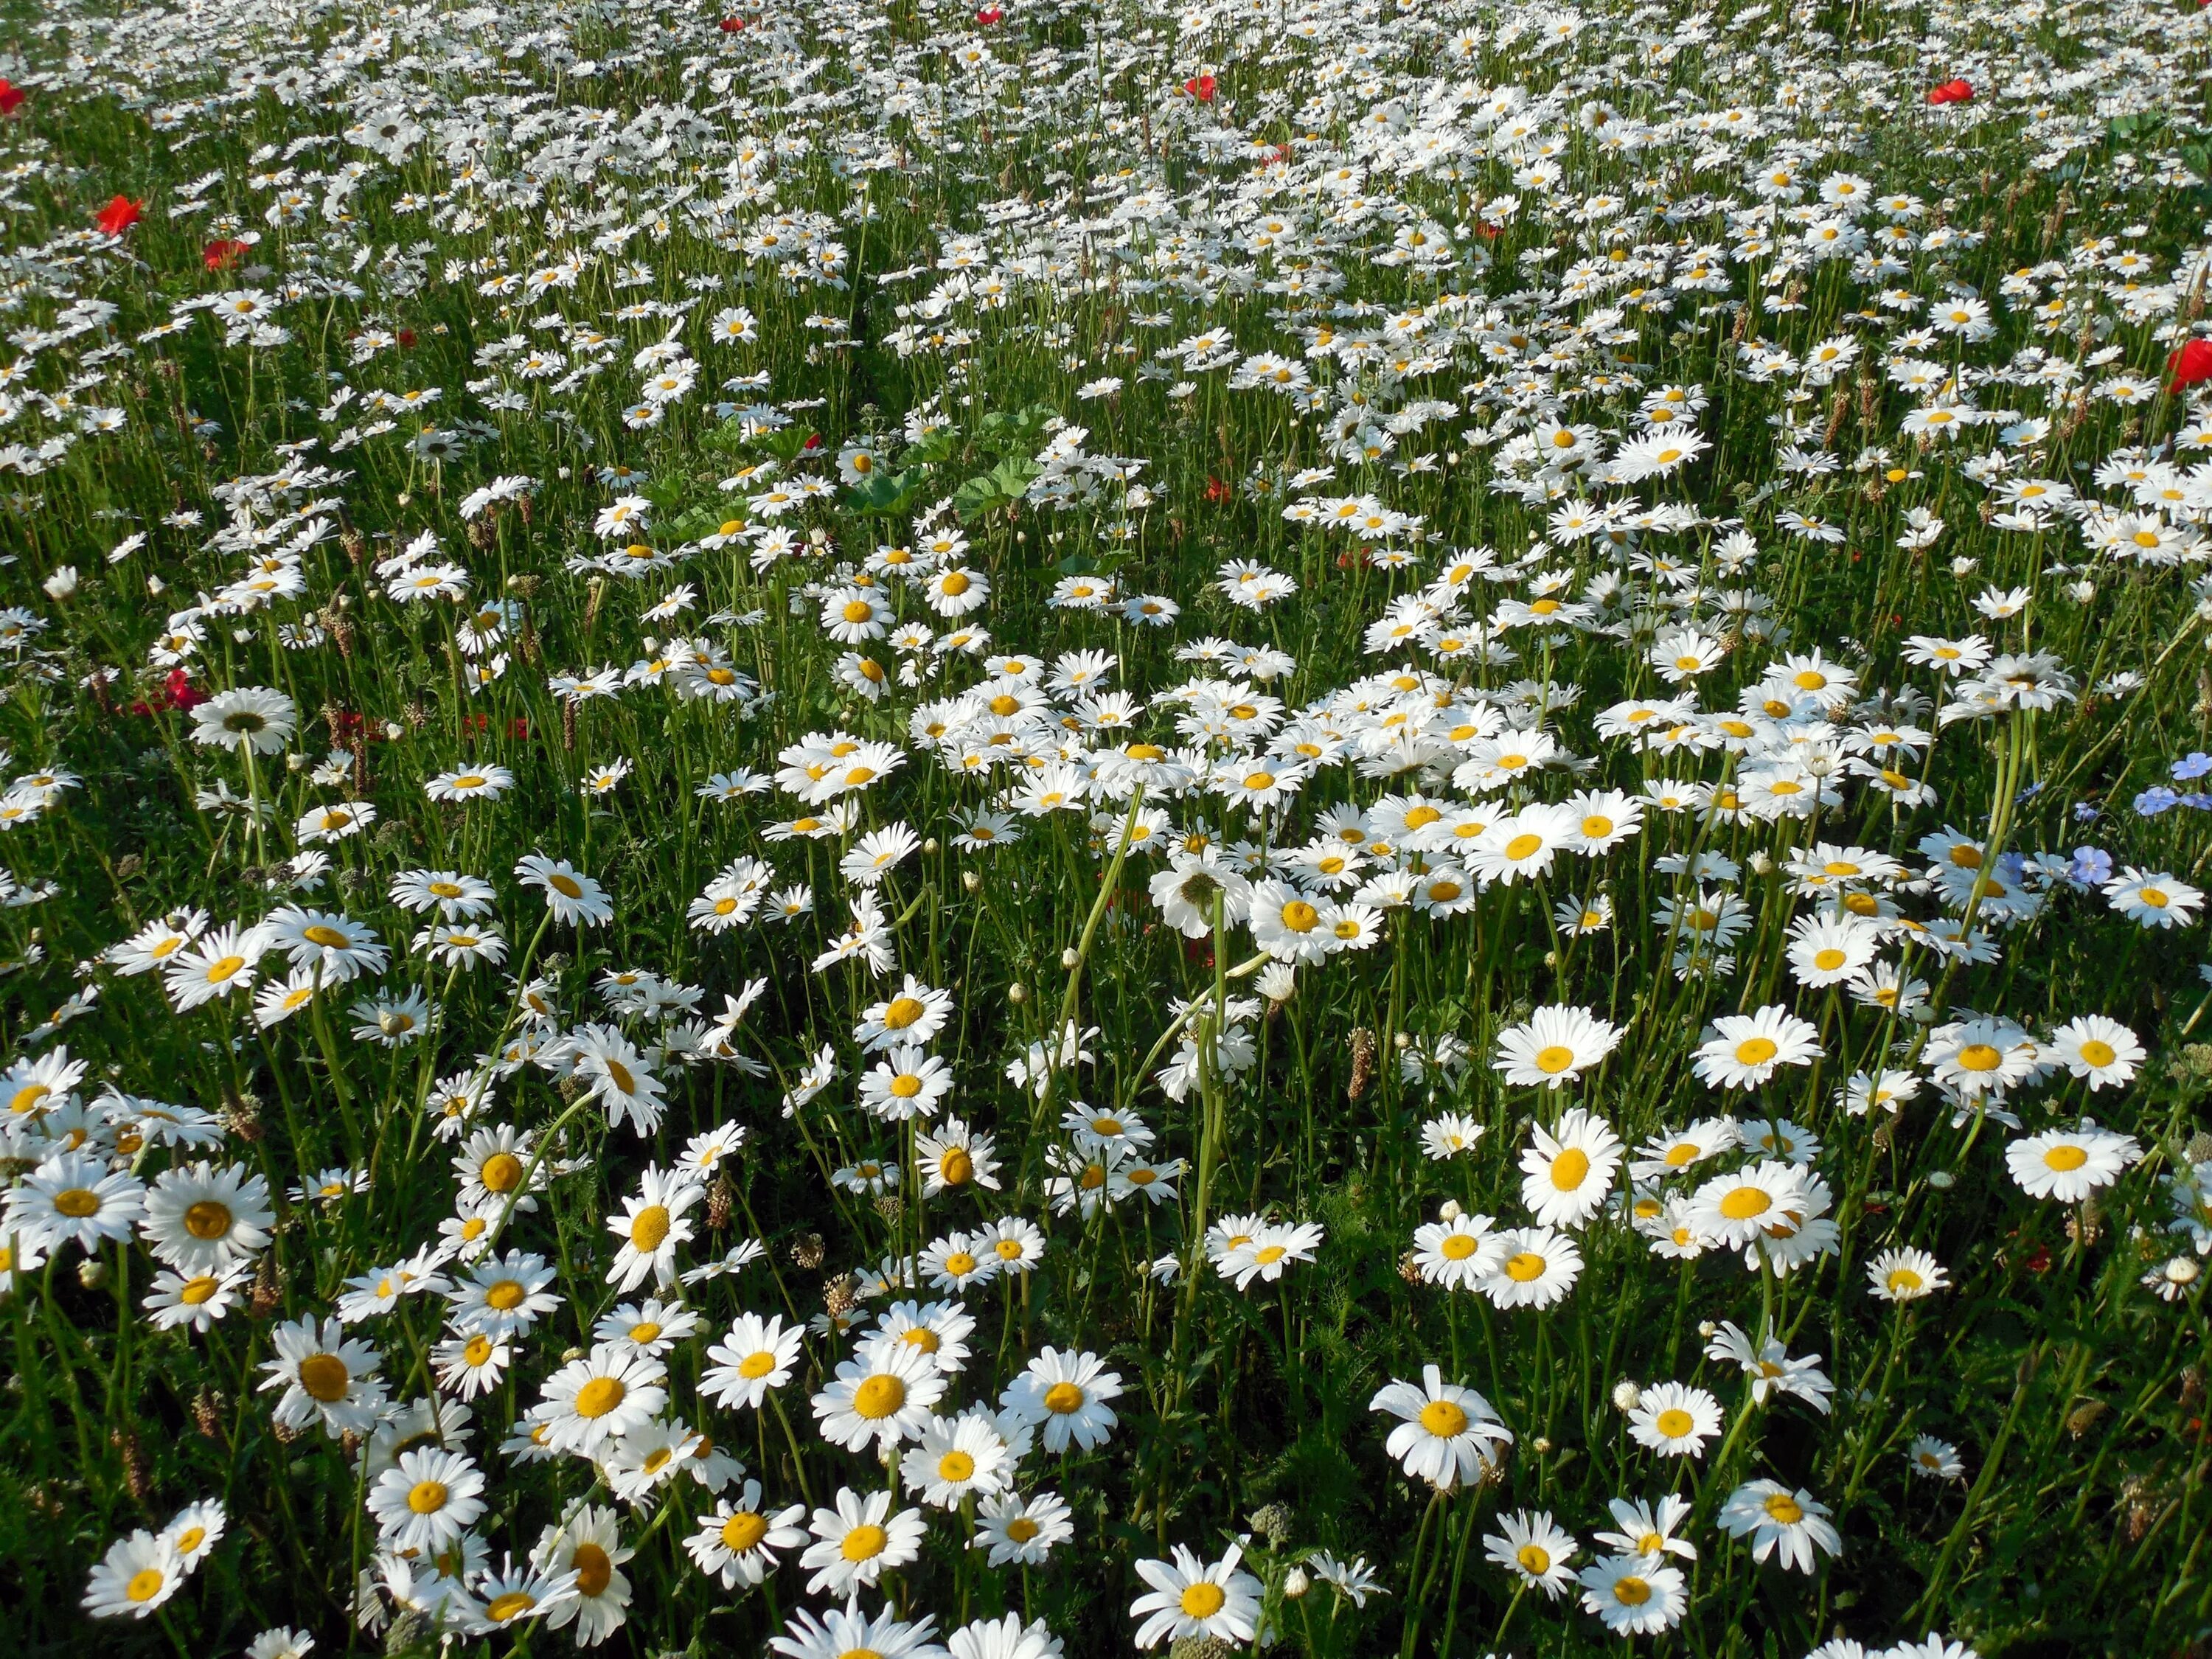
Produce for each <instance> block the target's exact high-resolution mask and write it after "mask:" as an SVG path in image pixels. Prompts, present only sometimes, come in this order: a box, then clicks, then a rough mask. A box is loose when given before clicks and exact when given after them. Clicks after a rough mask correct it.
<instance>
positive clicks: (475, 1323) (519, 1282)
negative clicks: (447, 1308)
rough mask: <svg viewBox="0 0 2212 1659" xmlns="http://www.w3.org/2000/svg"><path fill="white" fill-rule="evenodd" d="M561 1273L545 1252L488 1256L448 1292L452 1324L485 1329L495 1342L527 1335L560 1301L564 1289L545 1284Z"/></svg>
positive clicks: (472, 1329)
mask: <svg viewBox="0 0 2212 1659" xmlns="http://www.w3.org/2000/svg"><path fill="white" fill-rule="evenodd" d="M558 1277H559V1270H558V1269H557V1268H556V1267H553V1266H552V1265H551V1264H550V1263H549V1262H548V1261H546V1260H545V1258H544V1257H543V1256H540V1255H532V1254H530V1253H528V1252H526V1251H522V1250H513V1251H509V1252H508V1253H507V1255H504V1256H488V1257H486V1258H485V1259H484V1260H483V1261H479V1262H477V1264H476V1265H475V1266H474V1267H471V1269H470V1270H469V1272H468V1274H467V1276H466V1277H465V1278H464V1279H462V1280H461V1282H460V1283H459V1285H455V1286H454V1287H453V1290H452V1291H448V1292H447V1301H448V1302H450V1303H451V1304H452V1306H453V1312H452V1314H451V1315H450V1316H449V1317H450V1318H451V1320H452V1322H453V1328H454V1329H455V1330H458V1331H463V1332H481V1333H482V1334H483V1335H485V1336H488V1337H490V1338H491V1339H492V1340H494V1341H504V1340H506V1339H507V1338H508V1337H510V1336H526V1335H528V1334H530V1329H531V1328H532V1326H533V1325H535V1324H537V1322H538V1320H539V1319H540V1318H542V1317H543V1316H544V1315H546V1314H550V1313H551V1312H552V1311H553V1310H555V1309H556V1308H557V1307H559V1306H560V1305H561V1302H562V1297H561V1293H560V1292H559V1291H554V1290H550V1289H548V1288H547V1287H548V1286H549V1285H551V1284H552V1283H553V1281H554V1279H556V1278H558Z"/></svg>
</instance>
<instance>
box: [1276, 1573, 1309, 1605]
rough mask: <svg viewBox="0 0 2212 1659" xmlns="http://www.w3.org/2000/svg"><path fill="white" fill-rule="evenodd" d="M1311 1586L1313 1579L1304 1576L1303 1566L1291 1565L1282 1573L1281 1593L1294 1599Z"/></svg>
mask: <svg viewBox="0 0 2212 1659" xmlns="http://www.w3.org/2000/svg"><path fill="white" fill-rule="evenodd" d="M1312 1588H1313V1580H1312V1579H1310V1578H1309V1577H1306V1570H1305V1569H1304V1567H1292V1568H1291V1570H1290V1571H1288V1572H1286V1573H1285V1574H1284V1575H1283V1594H1284V1595H1285V1596H1287V1597H1288V1598H1289V1599H1290V1600H1291V1601H1297V1599H1298V1598H1299V1597H1300V1596H1302V1595H1304V1594H1305V1593H1306V1592H1307V1591H1308V1590H1310V1589H1312Z"/></svg>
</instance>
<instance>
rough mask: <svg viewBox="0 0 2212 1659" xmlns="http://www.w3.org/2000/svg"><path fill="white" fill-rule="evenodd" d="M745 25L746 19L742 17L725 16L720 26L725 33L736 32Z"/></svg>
mask: <svg viewBox="0 0 2212 1659" xmlns="http://www.w3.org/2000/svg"><path fill="white" fill-rule="evenodd" d="M744 26H745V20H744V18H742V17H725V18H724V19H723V20H722V21H721V23H720V29H721V31H722V33H725V34H735V33H737V32H738V30H739V29H741V28H743V27H744Z"/></svg>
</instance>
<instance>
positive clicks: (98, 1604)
mask: <svg viewBox="0 0 2212 1659" xmlns="http://www.w3.org/2000/svg"><path fill="white" fill-rule="evenodd" d="M184 1582H185V1564H184V1562H183V1560H182V1559H180V1558H179V1556H178V1554H177V1552H176V1549H175V1547H173V1545H171V1544H170V1543H169V1542H168V1541H167V1540H165V1539H162V1538H159V1537H156V1536H155V1534H152V1533H150V1532H146V1531H143V1530H142V1531H138V1532H134V1533H132V1534H131V1535H130V1536H129V1537H128V1538H118V1540H116V1541H115V1542H114V1543H112V1544H111V1545H109V1546H108V1547H107V1553H106V1555H105V1556H103V1557H102V1558H101V1559H100V1563H99V1565H96V1566H94V1568H93V1570H92V1577H91V1578H90V1579H89V1580H88V1582H87V1583H86V1585H85V1590H84V1601H83V1606H84V1609H85V1611H86V1612H88V1613H91V1614H92V1616H93V1617H94V1618H95V1619H125V1618H128V1619H143V1618H146V1617H147V1616H148V1615H149V1614H150V1613H153V1611H154V1610H155V1608H156V1607H160V1606H161V1604H162V1603H163V1602H164V1601H167V1600H168V1599H169V1598H170V1597H171V1596H173V1595H175V1594H176V1593H177V1587H178V1586H179V1584H182V1583H184Z"/></svg>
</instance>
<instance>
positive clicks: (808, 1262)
mask: <svg viewBox="0 0 2212 1659" xmlns="http://www.w3.org/2000/svg"><path fill="white" fill-rule="evenodd" d="M827 1255H829V1246H828V1245H826V1244H824V1243H823V1242H822V1235H821V1234H820V1233H805V1234H803V1235H801V1236H800V1237H799V1239H798V1240H797V1241H796V1242H795V1243H793V1245H792V1247H791V1259H792V1261H793V1262H794V1263H796V1264H797V1265H798V1266H799V1267H805V1268H806V1269H808V1270H809V1271H811V1270H812V1269H814V1268H816V1267H820V1266H821V1265H822V1262H823V1258H824V1257H825V1256H827Z"/></svg>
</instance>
